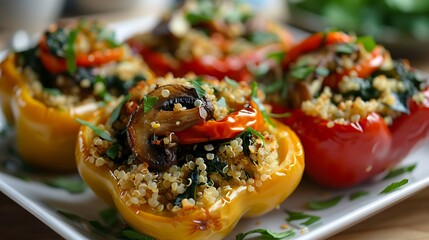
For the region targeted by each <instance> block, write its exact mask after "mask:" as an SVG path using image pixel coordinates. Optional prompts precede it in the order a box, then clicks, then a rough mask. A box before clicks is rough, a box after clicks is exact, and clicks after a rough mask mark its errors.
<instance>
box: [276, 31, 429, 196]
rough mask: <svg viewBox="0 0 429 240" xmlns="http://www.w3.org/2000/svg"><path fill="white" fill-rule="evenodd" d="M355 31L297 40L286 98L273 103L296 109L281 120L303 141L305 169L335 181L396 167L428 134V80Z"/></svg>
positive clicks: (336, 184)
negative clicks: (348, 33)
mask: <svg viewBox="0 0 429 240" xmlns="http://www.w3.org/2000/svg"><path fill="white" fill-rule="evenodd" d="M323 37H325V40H323V39H324V38H323ZM356 39H359V38H354V37H349V36H347V35H345V34H344V33H339V32H334V33H317V34H315V35H312V36H310V37H309V38H308V39H305V40H304V41H302V42H301V43H299V44H297V45H296V47H295V48H293V49H292V50H291V51H290V53H291V55H288V57H286V61H285V63H287V66H286V67H287V68H288V69H289V72H288V75H287V76H286V81H287V82H288V84H289V89H288V94H287V95H286V97H285V98H284V99H286V103H287V104H284V105H283V106H282V105H281V103H277V104H274V105H275V107H274V109H275V110H274V111H277V112H284V111H289V112H291V116H290V117H289V118H285V119H283V122H284V123H286V124H287V125H289V126H290V127H291V128H292V129H293V130H295V132H296V133H297V134H298V136H299V137H300V139H301V141H302V143H303V146H304V149H305V150H306V173H307V175H308V176H309V177H310V178H312V179H313V180H315V181H316V182H317V183H319V184H321V185H324V186H327V187H332V188H345V187H351V186H354V185H356V184H359V183H362V182H364V181H366V180H368V179H370V178H371V177H373V176H375V175H377V174H379V173H381V172H382V171H384V170H386V169H388V168H391V167H393V166H394V165H395V164H397V163H398V162H400V161H401V160H402V159H403V158H404V157H405V156H406V155H407V154H408V153H409V152H410V150H411V149H412V148H413V147H414V146H415V145H416V144H417V143H419V142H421V141H422V140H423V139H425V138H426V137H427V136H428V135H429V108H428V107H429V105H428V101H429V98H428V96H429V95H428V88H427V86H428V85H427V84H428V83H427V80H425V79H423V78H422V77H420V76H418V75H417V73H416V72H415V71H414V70H413V69H411V67H410V66H409V64H408V62H406V61H393V60H392V59H391V58H390V56H389V54H388V53H387V51H386V50H383V48H382V47H381V46H376V45H374V46H372V49H371V50H370V51H368V50H367V49H366V48H367V47H368V46H364V45H365V44H368V43H364V42H361V41H358V40H356ZM367 40H368V39H367ZM323 43H324V44H323ZM345 44H347V45H345ZM370 45H371V44H370ZM374 61H375V62H376V64H375V63H374ZM320 68H325V69H326V70H327V71H321V70H320ZM279 105H280V107H279Z"/></svg>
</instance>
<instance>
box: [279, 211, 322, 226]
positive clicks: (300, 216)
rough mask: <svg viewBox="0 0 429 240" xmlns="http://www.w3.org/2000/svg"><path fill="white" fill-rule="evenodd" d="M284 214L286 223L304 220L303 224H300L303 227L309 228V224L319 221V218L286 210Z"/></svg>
mask: <svg viewBox="0 0 429 240" xmlns="http://www.w3.org/2000/svg"><path fill="white" fill-rule="evenodd" d="M286 213H287V214H288V218H286V221H288V222H292V221H297V220H304V219H306V221H305V222H302V223H301V224H302V225H304V226H310V225H311V224H313V223H315V222H317V221H319V220H320V217H319V216H316V215H310V214H306V213H303V212H291V211H288V210H286Z"/></svg>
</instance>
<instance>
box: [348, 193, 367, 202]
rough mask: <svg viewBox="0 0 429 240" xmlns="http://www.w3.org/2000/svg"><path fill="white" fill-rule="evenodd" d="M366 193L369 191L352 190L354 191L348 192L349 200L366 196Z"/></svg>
mask: <svg viewBox="0 0 429 240" xmlns="http://www.w3.org/2000/svg"><path fill="white" fill-rule="evenodd" d="M368 194H369V192H367V191H358V192H354V193H352V194H350V196H349V200H350V201H353V200H356V199H358V198H361V197H363V196H366V195H368Z"/></svg>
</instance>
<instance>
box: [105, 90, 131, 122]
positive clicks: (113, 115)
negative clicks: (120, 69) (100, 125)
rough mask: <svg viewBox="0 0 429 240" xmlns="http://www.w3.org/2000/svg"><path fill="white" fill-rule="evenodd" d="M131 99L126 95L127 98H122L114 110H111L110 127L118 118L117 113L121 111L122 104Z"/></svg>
mask: <svg viewBox="0 0 429 240" xmlns="http://www.w3.org/2000/svg"><path fill="white" fill-rule="evenodd" d="M130 98H131V95H130V94H127V96H124V98H123V99H122V101H121V102H120V103H119V104H118V106H116V108H115V109H114V110H113V112H112V114H111V115H110V118H109V122H108V123H109V125H112V124H113V123H114V122H115V121H116V120H117V119H118V117H119V113H121V109H122V107H123V106H124V104H125V103H126V102H127V101H128V100H129V99H130Z"/></svg>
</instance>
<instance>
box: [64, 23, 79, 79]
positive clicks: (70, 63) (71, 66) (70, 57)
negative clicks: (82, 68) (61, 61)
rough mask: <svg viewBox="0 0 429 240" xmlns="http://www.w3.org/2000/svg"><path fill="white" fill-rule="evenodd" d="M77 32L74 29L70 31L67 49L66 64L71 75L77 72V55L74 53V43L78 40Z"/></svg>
mask: <svg viewBox="0 0 429 240" xmlns="http://www.w3.org/2000/svg"><path fill="white" fill-rule="evenodd" d="M77 32H78V31H77V30H76V29H73V30H71V31H70V33H69V36H68V38H67V48H66V52H65V54H66V56H65V57H66V63H67V70H68V71H69V73H70V74H73V73H75V72H76V69H77V67H76V53H75V52H74V43H75V41H76V38H77Z"/></svg>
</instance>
